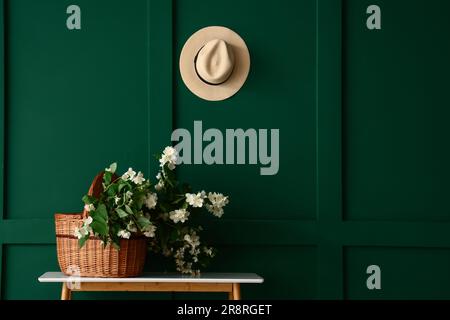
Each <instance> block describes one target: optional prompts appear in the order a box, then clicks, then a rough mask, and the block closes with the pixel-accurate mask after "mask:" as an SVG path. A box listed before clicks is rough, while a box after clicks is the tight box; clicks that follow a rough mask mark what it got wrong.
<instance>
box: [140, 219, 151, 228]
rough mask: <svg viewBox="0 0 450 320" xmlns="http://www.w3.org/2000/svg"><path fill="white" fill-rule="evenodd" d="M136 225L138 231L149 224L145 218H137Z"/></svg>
mask: <svg viewBox="0 0 450 320" xmlns="http://www.w3.org/2000/svg"><path fill="white" fill-rule="evenodd" d="M137 223H138V226H139V229H144V228H145V227H146V226H149V225H150V224H151V222H150V220H148V219H147V218H146V217H139V218H138V219H137Z"/></svg>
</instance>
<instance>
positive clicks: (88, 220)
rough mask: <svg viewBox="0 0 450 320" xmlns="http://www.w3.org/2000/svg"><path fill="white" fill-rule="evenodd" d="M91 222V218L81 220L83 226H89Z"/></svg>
mask: <svg viewBox="0 0 450 320" xmlns="http://www.w3.org/2000/svg"><path fill="white" fill-rule="evenodd" d="M92 221H93V220H92V217H87V218H86V219H84V220H83V222H84V225H85V226H88V225H90V224H91V223H92Z"/></svg>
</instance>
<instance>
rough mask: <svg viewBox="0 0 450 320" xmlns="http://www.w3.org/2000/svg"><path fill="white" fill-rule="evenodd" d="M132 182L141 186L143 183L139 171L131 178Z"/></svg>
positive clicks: (142, 176)
mask: <svg viewBox="0 0 450 320" xmlns="http://www.w3.org/2000/svg"><path fill="white" fill-rule="evenodd" d="M132 180H133V182H134V183H136V184H142V183H143V182H144V181H145V179H144V175H143V174H142V172H140V171H139V172H138V174H137V175H136V176H135V177H133V179H132Z"/></svg>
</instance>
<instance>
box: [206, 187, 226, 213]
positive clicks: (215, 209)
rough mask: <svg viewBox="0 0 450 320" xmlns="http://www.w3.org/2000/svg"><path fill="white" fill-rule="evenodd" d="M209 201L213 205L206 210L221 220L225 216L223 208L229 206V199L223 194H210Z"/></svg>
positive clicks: (207, 206)
mask: <svg viewBox="0 0 450 320" xmlns="http://www.w3.org/2000/svg"><path fill="white" fill-rule="evenodd" d="M208 200H209V201H210V202H211V204H207V205H206V209H207V210H208V211H209V212H211V213H212V214H213V215H215V216H216V217H218V218H220V217H221V216H222V215H223V207H225V206H226V205H227V204H228V202H229V201H228V197H226V196H224V195H223V194H221V193H216V192H214V193H211V192H210V193H209V194H208Z"/></svg>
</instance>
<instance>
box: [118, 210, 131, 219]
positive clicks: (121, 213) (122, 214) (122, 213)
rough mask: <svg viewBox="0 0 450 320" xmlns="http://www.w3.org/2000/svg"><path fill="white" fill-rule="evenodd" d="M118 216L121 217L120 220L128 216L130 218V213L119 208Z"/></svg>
mask: <svg viewBox="0 0 450 320" xmlns="http://www.w3.org/2000/svg"><path fill="white" fill-rule="evenodd" d="M116 212H117V214H118V215H119V217H120V218H125V217H126V216H128V213H126V212H125V211H124V210H122V209H120V208H117V209H116Z"/></svg>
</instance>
